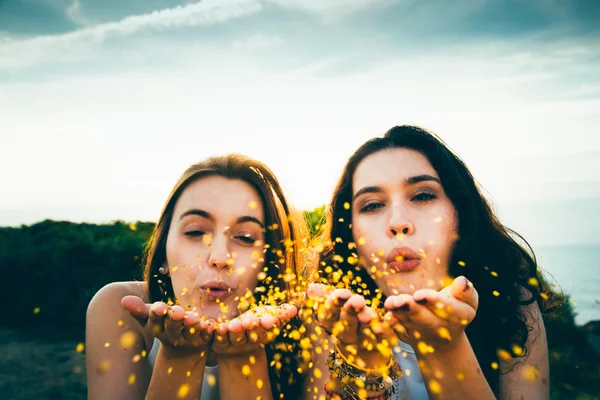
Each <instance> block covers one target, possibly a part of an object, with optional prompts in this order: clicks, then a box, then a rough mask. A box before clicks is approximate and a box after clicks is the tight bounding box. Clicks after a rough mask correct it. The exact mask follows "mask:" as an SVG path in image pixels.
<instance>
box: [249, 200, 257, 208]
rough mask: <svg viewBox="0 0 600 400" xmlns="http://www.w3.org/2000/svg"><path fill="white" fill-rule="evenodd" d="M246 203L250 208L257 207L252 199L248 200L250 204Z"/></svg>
mask: <svg viewBox="0 0 600 400" xmlns="http://www.w3.org/2000/svg"><path fill="white" fill-rule="evenodd" d="M248 205H249V206H250V208H256V207H258V204H257V203H256V202H255V201H254V200H252V201H251V202H250V204H248Z"/></svg>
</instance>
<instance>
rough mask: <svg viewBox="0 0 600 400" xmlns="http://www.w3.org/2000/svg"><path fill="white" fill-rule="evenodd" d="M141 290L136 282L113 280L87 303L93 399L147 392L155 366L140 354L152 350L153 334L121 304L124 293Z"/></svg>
mask: <svg viewBox="0 0 600 400" xmlns="http://www.w3.org/2000/svg"><path fill="white" fill-rule="evenodd" d="M142 292H143V291H142V289H141V287H140V286H139V284H137V283H135V282H117V283H111V284H109V285H107V286H105V287H103V288H102V289H100V291H98V293H96V295H95V296H94V297H93V298H92V300H91V302H90V304H89V306H88V309H87V315H86V347H87V350H86V364H87V382H88V398H89V399H91V400H95V399H107V398H110V399H143V398H144V396H145V394H146V390H147V389H148V383H149V382H150V376H151V374H152V369H151V366H150V363H149V362H148V359H147V358H145V357H141V356H140V354H141V353H142V351H146V352H148V351H149V350H150V349H149V346H148V345H147V343H151V341H150V342H149V340H150V339H151V338H147V337H146V336H147V335H146V334H145V332H144V330H143V328H142V326H141V325H140V324H139V323H138V322H137V320H136V319H135V318H133V317H132V316H131V314H129V313H128V312H127V311H124V310H123V308H122V307H121V299H122V298H123V296H126V295H131V294H134V295H138V296H142V295H143V293H142ZM119 321H122V323H119ZM126 332H128V333H127V335H126V336H123V334H125V333H126ZM122 338H123V340H121V339H122ZM107 343H108V346H107V345H106V344H107ZM122 344H124V345H126V346H124V347H123V346H122ZM136 356H137V357H140V360H139V361H138V362H134V361H133V360H134V357H135V358H137V357H136Z"/></svg>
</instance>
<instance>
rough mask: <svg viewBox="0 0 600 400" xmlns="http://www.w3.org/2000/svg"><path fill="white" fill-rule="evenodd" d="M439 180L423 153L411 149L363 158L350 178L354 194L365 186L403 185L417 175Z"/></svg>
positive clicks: (377, 153)
mask: <svg viewBox="0 0 600 400" xmlns="http://www.w3.org/2000/svg"><path fill="white" fill-rule="evenodd" d="M425 174H426V175H431V176H434V177H436V178H439V176H438V174H437V172H436V171H435V169H434V168H433V166H432V165H431V163H430V162H429V160H428V159H427V157H425V155H423V153H420V152H418V151H416V150H413V149H406V148H395V149H385V150H380V151H378V152H376V153H373V154H370V155H368V156H367V157H365V158H364V159H363V160H362V161H361V162H360V163H359V164H358V166H357V168H356V171H354V176H353V177H352V187H353V190H354V192H356V191H357V190H359V189H360V188H363V187H365V186H382V187H383V186H387V185H397V184H401V183H403V182H404V181H405V180H406V178H409V177H411V176H417V175H425Z"/></svg>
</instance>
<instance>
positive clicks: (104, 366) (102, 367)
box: [98, 360, 110, 374]
mask: <svg viewBox="0 0 600 400" xmlns="http://www.w3.org/2000/svg"><path fill="white" fill-rule="evenodd" d="M109 369H110V362H108V361H107V360H102V361H100V364H99V365H98V372H100V373H101V374H103V373H106V372H108V370H109Z"/></svg>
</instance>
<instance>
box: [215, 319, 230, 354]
mask: <svg viewBox="0 0 600 400" xmlns="http://www.w3.org/2000/svg"><path fill="white" fill-rule="evenodd" d="M228 325H229V324H221V325H219V326H217V327H216V330H215V333H214V337H215V339H214V341H213V348H215V349H217V350H224V349H227V348H228V347H229V345H230V342H229V331H228Z"/></svg>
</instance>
